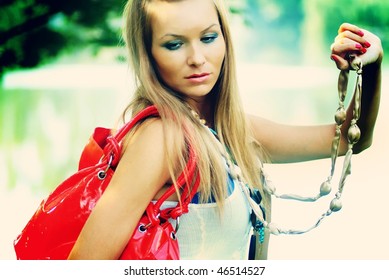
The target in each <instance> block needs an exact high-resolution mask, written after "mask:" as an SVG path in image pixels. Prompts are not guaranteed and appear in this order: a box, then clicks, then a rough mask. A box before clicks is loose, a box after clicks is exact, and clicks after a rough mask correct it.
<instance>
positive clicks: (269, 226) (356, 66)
mask: <svg viewBox="0 0 389 280" xmlns="http://www.w3.org/2000/svg"><path fill="white" fill-rule="evenodd" d="M349 58H350V66H351V68H352V69H353V70H355V71H356V74H357V79H356V85H355V88H354V109H353V117H352V120H351V122H350V127H349V128H348V131H347V140H348V147H347V152H346V155H345V157H344V161H343V168H342V173H341V176H340V180H339V183H338V190H337V192H336V193H335V195H334V198H333V199H332V200H331V202H330V205H329V208H328V210H327V211H325V212H324V213H323V214H322V215H321V216H320V217H319V218H318V220H317V222H316V223H315V224H313V225H312V226H311V227H309V228H307V229H304V230H296V229H282V228H279V227H278V226H277V225H276V224H275V223H272V222H270V223H269V222H267V221H266V219H265V217H264V213H263V211H262V205H260V204H258V201H255V200H254V199H253V198H252V197H251V195H250V187H249V186H248V184H247V183H246V182H245V180H244V178H243V176H242V172H241V170H240V168H239V167H238V166H237V165H236V164H234V163H233V159H232V157H231V154H230V152H229V151H228V148H227V147H225V146H224V145H222V143H221V142H220V141H216V142H217V143H218V144H217V145H218V148H219V150H220V153H221V154H222V156H223V157H224V158H225V159H226V162H227V166H228V169H229V172H230V175H231V176H232V177H233V178H234V179H237V180H238V181H239V182H240V183H241V184H242V185H243V186H245V187H243V190H244V193H245V195H246V197H247V199H248V202H249V204H250V206H251V208H252V210H253V212H254V213H255V215H256V216H257V218H258V220H259V224H260V227H259V229H258V230H259V233H260V236H262V238H261V239H260V242H261V241H262V242H263V228H265V229H266V230H268V231H269V232H270V233H271V234H274V235H279V234H303V233H306V232H309V231H311V230H312V229H314V228H316V227H318V226H319V225H320V224H321V222H322V221H323V220H324V218H325V217H327V216H330V215H331V214H332V213H333V212H338V211H339V210H341V208H342V202H341V196H342V193H343V189H344V185H345V181H346V177H347V176H348V175H350V173H351V157H352V154H353V146H354V145H355V144H356V143H357V142H358V141H359V139H360V136H361V132H360V129H359V127H358V125H357V121H358V120H359V117H360V114H361V97H362V61H361V59H360V58H359V57H357V56H353V55H350V56H349ZM348 80H349V70H341V71H340V73H339V78H338V98H339V104H338V109H337V110H336V112H335V123H336V129H335V135H334V138H333V141H332V145H331V169H330V174H329V176H328V177H327V178H326V180H325V181H324V182H323V183H322V184H321V185H320V189H319V193H318V194H317V195H316V196H313V197H302V196H299V195H295V194H278V193H277V192H276V188H275V187H274V185H273V184H272V182H271V180H270V179H269V176H268V174H267V173H266V172H265V170H264V166H263V164H262V162H260V166H261V172H262V182H263V189H264V191H265V192H266V193H267V194H270V195H271V196H274V197H276V198H281V199H292V200H298V201H302V202H314V201H317V200H318V199H319V198H321V197H323V196H326V195H328V194H329V193H331V189H332V187H331V184H332V179H333V175H334V172H335V167H336V160H337V158H338V155H339V145H340V139H341V136H342V135H341V134H342V133H341V128H342V125H343V123H344V122H345V120H346V115H347V114H346V110H345V107H344V101H345V98H346V95H347V88H348ZM190 109H191V108H190ZM191 112H192V114H193V115H194V116H195V117H196V118H197V119H198V120H199V121H200V123H201V124H202V125H203V126H204V127H206V128H207V131H209V132H210V133H211V134H213V136H216V139H217V134H216V132H212V131H211V130H210V129H209V128H208V127H207V126H206V121H205V120H204V119H201V118H200V116H199V115H198V113H197V112H195V111H194V110H193V109H191ZM255 230H257V229H255Z"/></svg>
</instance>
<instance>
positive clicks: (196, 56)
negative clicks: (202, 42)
mask: <svg viewBox="0 0 389 280" xmlns="http://www.w3.org/2000/svg"><path fill="white" fill-rule="evenodd" d="M205 60H206V59H205V56H204V53H203V50H202V48H201V46H199V45H192V46H191V48H190V50H189V53H188V59H187V61H188V65H189V66H194V67H199V66H202V65H203V64H204V63H205Z"/></svg>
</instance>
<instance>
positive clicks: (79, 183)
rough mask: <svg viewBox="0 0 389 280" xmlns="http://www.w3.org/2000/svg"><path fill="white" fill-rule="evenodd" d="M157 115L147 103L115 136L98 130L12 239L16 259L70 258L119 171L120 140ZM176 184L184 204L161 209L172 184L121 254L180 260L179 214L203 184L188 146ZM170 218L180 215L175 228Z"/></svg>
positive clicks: (128, 256)
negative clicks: (75, 169) (75, 166)
mask: <svg viewBox="0 0 389 280" xmlns="http://www.w3.org/2000/svg"><path fill="white" fill-rule="evenodd" d="M158 115H159V114H158V111H157V109H156V108H155V106H150V107H147V108H146V109H144V110H143V111H141V112H140V113H139V114H137V115H136V116H135V117H134V118H133V119H132V120H131V121H130V122H129V123H127V124H126V125H125V126H123V127H122V128H121V129H120V130H119V131H118V132H117V133H116V135H115V136H112V135H111V131H110V130H109V129H106V128H96V129H95V132H94V134H93V135H92V137H91V138H90V141H89V143H88V144H87V145H86V147H85V149H84V150H83V152H82V155H81V158H80V162H79V170H78V172H76V173H75V174H73V175H72V176H70V177H69V178H68V179H66V180H65V181H64V182H62V183H61V184H60V185H59V186H58V187H57V188H56V189H55V190H54V191H53V192H52V193H51V194H50V195H49V196H48V197H47V198H46V199H44V200H43V201H42V202H41V204H40V205H39V207H38V209H37V210H36V212H35V213H34V215H33V216H32V217H31V219H30V220H29V222H28V223H27V225H26V226H25V228H24V229H23V230H22V232H21V233H20V234H19V236H18V237H17V238H16V240H15V241H14V249H15V252H16V257H17V259H19V260H23V259H24V260H42V259H46V260H47V259H52V260H64V259H67V258H68V256H69V253H70V251H71V250H72V248H73V246H74V243H75V242H76V240H77V237H78V236H79V234H80V232H81V229H82V227H83V226H84V224H85V222H86V220H87V219H88V217H89V215H90V213H91V211H92V210H93V208H94V206H95V205H96V203H97V201H98V200H99V198H100V197H101V195H102V194H103V192H104V190H105V189H106V187H107V186H108V184H109V182H110V180H111V178H112V175H113V174H114V172H115V171H114V170H115V167H116V166H117V164H118V162H119V159H120V154H121V145H122V139H123V138H124V137H125V135H126V134H127V133H128V132H129V131H130V130H131V128H132V127H133V126H134V125H135V124H137V123H138V122H140V121H142V120H144V119H145V118H147V117H152V116H158ZM177 185H178V186H179V187H180V188H183V190H182V196H181V204H177V206H176V207H173V208H168V209H163V210H161V205H162V203H163V202H164V201H165V200H166V199H167V198H168V197H169V196H170V195H172V194H173V193H174V192H175V191H176V190H175V187H174V185H172V186H170V188H169V189H168V190H167V191H166V192H165V193H164V195H162V197H161V198H160V199H159V200H158V201H156V202H155V203H154V202H150V204H149V205H148V207H147V209H146V211H145V213H144V214H143V216H142V217H141V219H140V221H139V223H138V226H137V228H136V229H135V230H134V233H133V235H132V237H131V238H129V242H128V244H127V246H126V248H125V249H124V251H123V252H122V255H121V257H120V259H133V260H135V259H145V260H151V259H164V260H166V259H179V257H180V252H179V247H178V241H177V238H176V230H177V225H178V219H179V217H180V216H181V215H182V214H184V213H186V212H188V204H189V203H190V201H191V199H192V197H193V196H194V194H195V193H196V192H197V188H198V186H199V176H198V174H197V168H196V156H195V154H194V152H193V150H192V149H191V148H190V147H189V159H188V162H187V166H186V168H185V170H184V171H183V172H182V174H181V175H180V176H179V177H178V179H177ZM171 219H175V220H176V226H175V227H173V225H172V224H171V222H170V221H171Z"/></svg>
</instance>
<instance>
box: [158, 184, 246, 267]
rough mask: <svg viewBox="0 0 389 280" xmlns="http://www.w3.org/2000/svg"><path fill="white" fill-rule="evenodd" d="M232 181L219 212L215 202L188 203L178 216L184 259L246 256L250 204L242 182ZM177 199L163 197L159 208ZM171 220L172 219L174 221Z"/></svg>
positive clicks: (165, 206)
mask: <svg viewBox="0 0 389 280" xmlns="http://www.w3.org/2000/svg"><path fill="white" fill-rule="evenodd" d="M230 182H233V185H234V188H233V190H232V193H231V194H230V195H229V196H228V197H227V198H226V200H225V203H224V211H223V214H222V216H220V213H219V211H218V208H217V205H216V203H214V202H211V203H202V204H196V203H190V204H189V213H187V214H184V215H182V216H181V217H180V226H179V229H178V232H177V239H178V243H179V247H180V256H181V259H183V260H196V259H197V260H207V259H208V260H211V259H216V260H222V259H224V260H247V258H248V251H249V244H250V237H251V232H252V225H251V222H250V213H251V208H250V206H249V204H248V202H247V200H246V198H245V195H244V193H243V190H242V185H241V184H240V183H239V182H238V181H232V180H231V181H230ZM176 204H177V202H171V201H166V202H165V203H164V204H163V206H162V208H168V207H174V206H175V205H176ZM173 224H174V222H173Z"/></svg>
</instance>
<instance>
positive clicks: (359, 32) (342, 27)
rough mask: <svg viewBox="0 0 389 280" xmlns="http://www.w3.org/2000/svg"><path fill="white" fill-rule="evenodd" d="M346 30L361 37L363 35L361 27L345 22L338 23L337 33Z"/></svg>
mask: <svg viewBox="0 0 389 280" xmlns="http://www.w3.org/2000/svg"><path fill="white" fill-rule="evenodd" d="M346 30H348V31H351V32H353V33H355V34H357V35H359V36H360V37H363V36H364V35H365V33H364V32H363V31H362V29H360V28H359V27H358V26H356V25H354V24H351V23H347V22H346V23H343V24H341V25H340V27H339V30H338V33H343V32H344V31H346Z"/></svg>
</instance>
